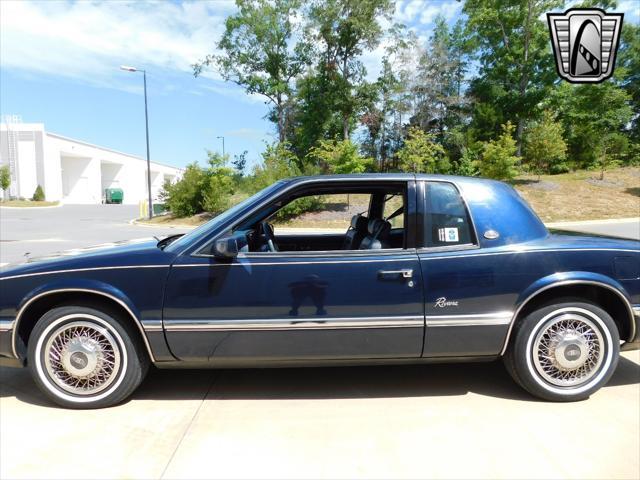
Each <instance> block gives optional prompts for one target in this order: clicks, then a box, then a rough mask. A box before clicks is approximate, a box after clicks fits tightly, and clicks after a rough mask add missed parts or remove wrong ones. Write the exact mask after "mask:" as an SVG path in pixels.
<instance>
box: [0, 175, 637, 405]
mask: <svg viewBox="0 0 640 480" xmlns="http://www.w3.org/2000/svg"><path fill="white" fill-rule="evenodd" d="M321 196H323V197H325V199H328V200H326V201H325V202H324V203H323V205H329V206H332V207H331V208H332V210H331V212H332V213H331V215H334V216H336V218H337V217H340V216H341V215H342V217H345V218H347V219H348V224H340V223H339V222H338V220H341V218H337V220H336V221H337V222H338V223H336V225H337V226H338V227H340V225H343V226H342V227H341V229H340V230H335V229H334V230H329V231H327V230H314V229H313V228H307V229H302V230H286V229H281V228H280V227H279V226H276V228H275V229H274V226H273V219H277V218H281V216H280V215H279V213H278V212H280V211H281V210H282V209H283V208H285V207H286V206H287V205H289V204H290V203H291V202H300V201H303V200H301V199H307V200H309V199H312V200H313V199H317V198H318V197H321ZM338 197H339V198H343V197H345V198H347V199H348V201H347V202H346V203H339V204H338V203H335V202H334V203H331V199H335V198H338ZM354 199H358V201H359V202H360V203H357V202H355V203H356V204H355V206H354V205H352V204H351V203H352V202H354ZM363 199H365V200H364V203H363ZM312 203H313V202H312ZM307 204H309V203H307ZM363 205H364V207H363ZM354 208H356V209H360V211H354ZM311 216H312V214H311ZM639 321H640V242H636V241H630V240H621V239H614V238H606V237H601V236H576V235H566V234H559V233H557V232H556V233H550V232H549V231H548V230H547V229H546V228H545V226H544V225H543V224H542V222H541V221H540V220H539V219H538V217H537V216H536V215H535V214H534V213H533V211H532V210H531V209H530V208H529V206H528V205H527V204H526V203H525V202H524V201H523V200H522V199H521V198H520V196H519V195H518V194H517V193H516V192H515V191H514V190H513V189H512V188H511V187H510V186H508V185H506V184H504V183H500V182H495V181H490V180H482V179H477V178H462V177H448V176H437V175H405V174H389V175H353V176H321V177H305V178H294V179H289V180H284V181H280V182H277V183H275V184H273V185H271V186H270V187H268V188H266V189H265V190H263V191H261V192H259V193H258V194H256V195H254V196H253V197H251V198H249V199H248V200H246V201H244V202H242V203H241V204H239V205H236V206H235V207H233V208H232V209H230V210H228V211H226V212H224V213H223V214H221V215H219V216H217V217H215V218H214V219H213V220H211V221H210V222H209V223H207V224H205V225H203V226H202V227H200V228H198V229H196V230H194V231H193V232H191V233H189V234H188V235H184V236H174V237H168V238H165V239H162V240H160V241H153V242H145V243H133V244H123V245H120V246H115V247H113V248H109V249H95V250H89V251H88V252H86V253H85V254H83V255H75V256H71V255H68V256H60V257H57V258H49V259H44V260H40V261H35V262H30V263H27V264H23V265H19V266H16V267H14V268H11V269H9V270H6V271H4V272H2V273H1V274H0V358H2V359H3V363H5V364H7V363H9V364H14V365H25V364H26V365H27V366H28V367H29V368H30V370H31V372H32V374H33V377H34V379H35V381H36V382H37V383H38V385H39V386H40V387H41V389H42V390H43V391H44V392H45V393H46V394H47V395H48V396H49V398H51V399H52V400H53V401H54V402H57V403H58V404H60V405H63V406H67V407H74V408H84V407H101V406H107V405H112V404H114V403H117V402H120V401H122V400H123V399H125V398H126V397H127V396H129V395H130V394H131V393H132V392H133V391H134V390H135V388H136V387H137V386H138V385H139V384H140V382H141V381H142V380H143V378H144V376H145V373H146V372H147V370H148V368H149V366H150V364H154V365H155V366H156V367H159V368H175V367H189V368H193V367H202V368H242V367H288V366H313V365H324V366H327V365H364V364H391V363H398V364H400V363H422V362H434V361H438V362H442V361H480V360H494V359H497V358H502V359H503V360H504V362H505V364H506V366H507V369H508V370H509V372H510V373H511V375H512V376H513V378H514V379H515V380H516V381H517V382H518V383H519V384H520V385H521V386H522V387H524V388H525V389H526V390H528V391H529V392H531V393H532V394H534V395H536V396H538V397H541V398H544V399H547V400H560V401H570V400H578V399H583V398H586V397H588V396H589V395H590V394H592V393H593V392H595V391H596V390H598V389H599V388H600V387H601V386H603V385H604V384H605V383H606V382H607V381H608V380H609V378H610V377H611V375H612V373H613V372H614V370H615V368H616V364H617V361H618V356H619V352H620V350H621V349H632V348H638V345H639V343H638V341H639V338H640V335H639V333H638V332H639V330H640V326H639Z"/></svg>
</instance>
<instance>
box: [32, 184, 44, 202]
mask: <svg viewBox="0 0 640 480" xmlns="http://www.w3.org/2000/svg"><path fill="white" fill-rule="evenodd" d="M31 200H33V201H34V202H44V190H42V187H41V186H40V185H38V186H37V187H36V191H35V192H33V197H31Z"/></svg>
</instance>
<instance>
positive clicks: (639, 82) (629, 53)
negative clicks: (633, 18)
mask: <svg viewBox="0 0 640 480" xmlns="http://www.w3.org/2000/svg"><path fill="white" fill-rule="evenodd" d="M616 63H617V66H616V77H621V81H620V83H621V85H622V87H623V88H624V89H625V91H626V92H627V93H628V94H629V96H630V97H631V99H630V105H631V108H632V109H633V119H632V121H631V125H630V126H631V128H630V129H629V133H630V134H631V137H632V138H633V139H634V140H635V141H636V142H640V25H634V24H633V23H631V22H625V23H623V25H622V38H621V42H620V50H619V51H618V60H617V61H616Z"/></svg>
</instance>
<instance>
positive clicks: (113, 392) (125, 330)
mask: <svg viewBox="0 0 640 480" xmlns="http://www.w3.org/2000/svg"><path fill="white" fill-rule="evenodd" d="M27 363H28V365H29V369H30V371H31V374H32V376H33V377H34V379H35V381H36V383H37V384H38V386H39V387H40V389H41V390H42V391H43V392H44V394H45V395H46V396H47V397H48V398H49V399H51V400H52V401H54V402H55V403H57V404H59V405H61V406H64V407H69V408H98V407H107V406H111V405H114V404H117V403H119V402H121V401H122V400H124V399H125V398H127V397H128V396H129V395H131V393H133V391H134V390H135V389H136V388H137V387H138V385H139V384H140V383H141V382H142V380H143V379H144V376H145V374H146V372H147V370H148V368H149V359H148V357H147V355H146V353H145V352H144V350H143V349H142V348H141V346H140V341H139V338H138V337H137V335H136V332H135V331H133V329H131V328H130V326H129V325H127V324H126V323H124V322H122V321H120V320H119V319H118V318H117V316H113V315H111V314H109V313H106V312H102V311H99V310H95V309H92V308H87V307H80V306H65V307H59V308H54V309H52V310H50V311H48V312H47V313H45V314H44V315H43V316H42V318H40V320H38V322H37V323H36V325H35V327H34V329H33V332H32V333H31V336H30V337H29V344H28V353H27Z"/></svg>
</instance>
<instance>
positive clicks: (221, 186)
mask: <svg viewBox="0 0 640 480" xmlns="http://www.w3.org/2000/svg"><path fill="white" fill-rule="evenodd" d="M207 157H208V159H207V163H208V164H209V168H208V169H207V171H206V172H205V176H206V182H205V185H204V187H205V189H204V192H203V195H202V209H203V210H204V211H205V212H210V213H213V214H218V213H221V212H223V211H224V210H226V209H227V208H229V204H230V200H231V199H230V197H231V195H233V193H234V191H235V183H234V181H233V175H234V171H233V169H231V168H229V167H227V162H228V160H229V157H228V156H227V155H224V156H223V155H220V154H219V153H217V152H211V151H207Z"/></svg>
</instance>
